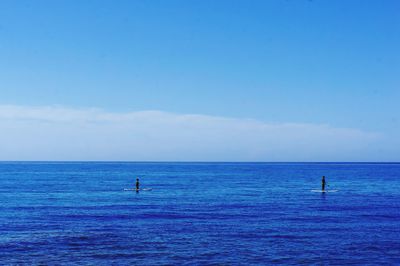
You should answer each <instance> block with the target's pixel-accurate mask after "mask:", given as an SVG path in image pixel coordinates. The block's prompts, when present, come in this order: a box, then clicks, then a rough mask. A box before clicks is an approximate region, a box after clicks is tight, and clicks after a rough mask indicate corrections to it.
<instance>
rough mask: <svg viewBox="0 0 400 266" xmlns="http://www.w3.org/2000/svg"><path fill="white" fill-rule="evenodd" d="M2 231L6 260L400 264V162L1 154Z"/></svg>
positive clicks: (0, 252)
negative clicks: (65, 158) (56, 159)
mask: <svg viewBox="0 0 400 266" xmlns="http://www.w3.org/2000/svg"><path fill="white" fill-rule="evenodd" d="M322 175H325V176H326V178H327V183H328V185H329V189H338V190H339V191H338V192H335V193H334V192H332V193H325V194H322V193H316V192H311V190H312V189H320V182H321V176H322ZM136 177H139V178H140V181H141V186H142V187H151V188H153V190H152V191H141V192H139V193H136V192H133V191H123V189H124V188H131V187H133V186H134V182H135V179H136ZM0 231H1V234H0V262H1V265H271V264H281V265H347V264H348V265H378V264H379V265H400V164H375V163H373V164H351V163H314V164H306V163H304V164H303V163H85V162H82V163H81V162H79V163H25V162H3V163H0Z"/></svg>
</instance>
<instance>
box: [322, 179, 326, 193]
mask: <svg viewBox="0 0 400 266" xmlns="http://www.w3.org/2000/svg"><path fill="white" fill-rule="evenodd" d="M325 184H326V181H325V176H323V177H322V190H325Z"/></svg>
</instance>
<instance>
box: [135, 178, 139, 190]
mask: <svg viewBox="0 0 400 266" xmlns="http://www.w3.org/2000/svg"><path fill="white" fill-rule="evenodd" d="M138 190H139V178H136V191H138Z"/></svg>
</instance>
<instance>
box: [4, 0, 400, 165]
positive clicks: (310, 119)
mask: <svg viewBox="0 0 400 266" xmlns="http://www.w3.org/2000/svg"><path fill="white" fill-rule="evenodd" d="M399 11H400V2H398V1H388V0H383V1H355V0H351V1H318V0H313V1H302V0H298V1H291V0H287V1H284V0H271V1H234V0H232V1H88V0H85V1H72V0H68V1H4V0H3V1H1V2H0V80H1V82H0V106H3V107H4V108H0V110H2V112H3V114H0V118H2V119H3V120H7V121H5V122H4V121H3V122H4V123H3V124H6V125H7V128H4V127H5V126H4V125H3V128H2V129H3V134H5V133H4V132H9V134H10V135H9V136H3V139H7V140H8V142H7V143H8V144H7V149H9V151H10V152H11V151H15V155H13V156H11V157H7V155H2V156H3V157H1V158H0V159H83V160H90V159H104V160H107V159H109V160H113V159H115V160H118V159H123V160H142V159H143V160H147V159H148V160H175V159H176V160H185V159H187V160H192V159H193V160H208V159H209V158H211V159H210V160H222V161H224V160H256V161H257V160H260V161H264V160H265V161H269V160H284V161H287V160H289V161H290V160H307V161H320V159H321V158H322V159H324V160H336V161H341V160H350V161H359V160H377V161H380V160H383V161H399V160H400V146H399V144H400V143H399V141H398V140H397V136H398V135H399V134H400V117H399V116H400V115H399V114H400V107H399V104H398V102H399V99H400V78H399V77H400V53H399V49H400V48H399V47H400V17H399V16H398V14H399ZM10 106H11V107H10ZM52 108H53V109H52ZM57 108H58V109H57ZM91 108H95V109H96V110H97V111H96V112H100V113H101V114H102V115H104V113H107V114H109V115H121V116H123V117H125V118H126V116H129V117H130V115H132V114H135V113H138V112H143V111H149V110H153V111H157V112H161V113H163V114H170V115H172V114H173V116H174V119H180V117H181V116H185V115H189V114H196V115H202V116H205V117H208V119H210V120H209V121H213V119H214V118H223V119H233V120H234V121H239V122H238V123H239V124H240V125H243V124H242V122H243V121H247V120H248V119H250V120H255V121H257V123H264V125H267V127H268V125H281V126H282V125H285V124H288V123H289V124H296V125H300V124H301V125H310V127H314V126H321V125H322V126H324V125H325V126H328V127H329V128H330V129H332V130H337V129H340V130H341V129H351V130H356V131H357V132H361V133H360V134H364V135H363V136H367V137H366V138H365V139H364V142H362V141H361V142H360V143H358V144H357V145H356V146H354V147H353V146H351V145H352V143H354V142H353V141H350V139H352V138H353V137H354V136H353V135H352V134H353V133H352V134H350V135H351V137H349V139H346V141H345V142H341V140H343V139H344V138H345V137H344V135H346V134H347V133H346V134H345V133H343V132H342V131H340V132H341V133H340V134H342V133H343V134H344V135H343V137H339V138H338V139H337V140H334V139H333V138H332V137H328V136H331V135H330V134H331V133H332V130H331V131H329V130H328V131H329V132H328V131H327V132H325V133H324V134H325V136H326V137H325V138H323V139H321V142H315V143H312V142H310V141H311V140H307V139H304V138H303V139H301V138H300V139H298V138H296V133H299V134H297V135H302V134H304V132H303V131H301V132H292V133H291V134H293V136H291V137H288V139H286V141H287V143H291V141H292V142H293V145H294V144H295V143H298V142H299V141H300V142H304V143H307V144H308V145H309V147H310V146H316V147H317V148H316V149H315V151H314V152H311V153H310V152H309V151H307V147H297V148H296V149H295V150H294V151H293V150H291V149H290V145H289V147H288V148H282V147H283V146H282V145H281V146H277V147H275V148H274V149H272V151H273V152H272V151H271V150H268V147H265V150H262V151H261V150H260V151H258V152H254V149H255V147H258V146H263V145H266V146H269V147H270V146H271V143H274V142H276V143H280V141H283V140H281V139H280V140H279V141H278V140H277V139H276V138H277V135H273V134H271V135H270V137H271V139H268V140H265V139H263V140H261V138H262V137H261V136H263V135H268V134H266V133H265V132H264V131H263V130H264V129H262V130H260V129H259V128H258V129H256V128H252V127H251V126H249V125H248V127H249V130H250V131H251V130H252V129H254V130H255V131H257V130H258V131H257V132H259V133H258V134H259V135H257V136H258V138H260V139H259V142H257V143H255V144H254V146H252V145H250V144H249V143H247V142H246V141H245V140H244V139H245V138H247V137H249V136H248V135H246V134H243V136H242V138H241V136H240V135H238V136H236V135H235V137H232V141H233V140H235V141H233V142H234V143H237V142H243V143H247V144H248V145H244V146H240V147H239V146H238V147H236V148H235V146H234V147H232V149H233V150H229V149H227V148H226V147H231V146H232V145H234V144H232V143H229V144H228V143H225V145H226V146H224V145H222V146H221V147H220V148H219V149H217V150H215V149H214V148H213V147H211V146H215V143H213V142H212V141H211V142H210V139H202V138H201V137H200V136H197V135H196V134H195V132H192V133H190V134H193V135H188V136H187V137H188V139H198V140H199V143H202V145H200V146H201V147H202V150H201V151H200V150H199V149H200V148H199V147H197V146H196V147H195V146H193V149H190V148H188V149H183V148H182V149H174V148H171V147H169V148H167V147H166V146H168V145H170V146H176V147H177V146H180V145H182V146H185V147H186V146H189V147H190V145H193V144H191V142H190V141H188V143H185V145H183V144H182V143H179V141H180V140H179V138H178V139H174V138H173V139H172V140H173V141H172V140H171V139H168V140H164V141H161V139H162V138H163V137H162V136H161V135H162V133H161V132H162V131H164V130H165V128H164V127H162V126H160V123H161V124H162V123H164V122H165V120H163V119H167V118H166V117H170V116H169V115H167V116H162V117H163V118H162V119H161V118H160V116H157V118H155V117H154V114H151V115H150V117H149V119H155V120H157V121H161V122H160V123H158V124H157V125H153V126H154V127H152V128H147V129H146V130H148V132H153V131H158V130H159V131H161V132H160V133H159V134H160V136H156V137H154V138H156V139H157V141H159V142H157V143H159V146H160V147H164V148H165V149H167V150H168V152H165V154H163V153H162V151H161V150H157V149H156V148H154V149H153V150H151V151H152V153H151V154H148V155H146V156H144V155H143V154H144V153H145V151H146V148H148V146H146V145H142V146H140V149H142V150H140V151H139V150H138V149H139V148H138V147H136V146H135V147H136V148H135V149H136V150H135V151H131V152H130V151H122V150H123V149H122V147H119V146H118V147H119V148H118V147H116V146H113V147H103V148H101V149H100V148H99V147H100V146H101V143H100V142H101V140H99V142H93V141H91V140H90V135H88V136H86V138H87V139H86V141H83V142H82V143H81V145H76V147H75V149H69V150H66V147H61V146H60V147H57V145H58V144H57V143H58V142H57V140H61V139H62V140H67V139H68V136H67V135H63V133H62V132H65V130H64V131H62V130H59V131H58V132H59V133H56V132H53V133H52V137H54V138H55V141H54V143H53V142H50V141H49V142H43V143H41V145H42V146H45V147H47V149H48V151H50V150H51V151H52V152H49V153H43V154H40V152H39V151H38V152H37V153H35V152H34V150H30V149H33V147H31V148H29V147H23V146H22V145H19V144H18V143H25V142H24V141H26V143H27V142H28V140H29V141H32V142H35V141H37V140H35V139H30V138H27V137H26V136H19V137H18V138H17V137H15V135H16V134H15V130H17V128H18V126H20V125H18V126H17V125H16V123H21V121H26V117H32V112H33V113H35V114H37V113H40V114H42V115H44V116H46V115H45V112H46V110H47V112H61V113H62V114H61V115H60V116H63V115H64V116H65V115H66V112H71V113H74V114H75V113H76V112H81V111H82V110H83V112H85V114H86V115H87V113H90V114H91V115H93V112H91V111H88V110H89V109H90V110H91ZM38 110H39V111H38ZM60 110H62V111H60ZM7 112H8V113H7ZM16 112H17V113H18V115H15V113H16ZM21 112H23V113H24V114H23V115H22V114H21ZM95 115H96V116H98V114H95ZM124 115H125V116H124ZM46 117H47V116H46ZM177 117H178V118H177ZM125 118H124V119H125ZM34 119H35V121H37V119H38V117H36V116H35V117H34ZM91 119H93V118H91ZM91 119H89V120H91ZM118 119H119V121H121V119H120V118H118ZM118 119H117V120H118ZM129 119H131V118H129ZM129 119H128V120H129ZM160 119H161V120H160ZM39 120H40V119H39ZM61 120H62V119H61ZM51 121H53V122H54V119H53V120H51ZM62 121H64V123H65V120H62ZM174 121H175V120H174ZM207 121H208V120H207ZM59 122H60V121H58V122H57V123H59ZM125 122H126V121H125ZM125 122H124V123H125ZM29 123H30V127H29V126H28V125H25V126H24V130H25V131H27V132H29V131H31V130H32V131H34V130H35V129H36V128H37V127H38V126H39V125H38V124H34V123H33V122H32V123H33V124H32V123H31V122H29ZM71 123H72V122H71ZM169 123H171V121H169V122H168V123H164V126H165V125H166V124H168V125H170V124H169ZM190 123H200V124H199V126H198V127H199V128H201V129H202V131H200V132H202V135H207V134H203V133H206V132H207V133H210V132H214V133H213V134H214V135H213V134H211V137H212V136H215V137H216V138H217V139H219V137H221V136H223V135H229V134H230V133H229V132H231V131H232V130H234V128H236V127H237V125H235V126H233V125H231V124H229V126H228V125H227V126H226V127H224V129H221V128H220V125H218V126H217V128H213V130H214V131H212V130H211V131H207V128H209V126H208V124H207V125H206V124H204V123H205V122H204V121H203V120H202V122H199V121H198V120H196V122H193V121H192V122H190ZM57 125H58V124H57ZM63 126H66V128H68V129H70V130H71V131H74V135H76V136H79V135H81V136H84V135H85V134H83V132H79V128H81V125H77V124H74V123H72V124H67V125H65V124H63ZM109 126H110V125H109ZM54 127H56V125H53V128H54ZM178 128H179V127H178ZM296 128H297V127H295V128H293V129H290V130H289V131H292V130H295V129H296ZM64 129H65V128H64ZM185 129H187V125H186V126H183V128H180V130H185ZM297 129H298V128H297ZM97 130H103V131H107V130H110V128H109V127H104V128H101V129H97ZM123 130H133V133H134V132H137V131H138V130H143V129H141V128H140V127H139V128H124V129H123ZM60 132H61V133H60ZM113 132H114V135H113V134H111V133H109V134H110V135H107V136H108V138H111V139H112V138H113V136H114V137H115V138H118V137H120V135H119V134H120V133H119V132H118V130H114V131H113ZM307 132H308V131H307ZM318 132H319V131H318ZM335 132H337V131H335ZM352 132H353V131H352ZM314 133H315V131H310V136H313V135H312V134H314ZM38 134H39V133H38ZM43 134H46V133H45V132H41V133H40V134H39V135H43ZM147 134H150V133H147ZM187 134H189V132H188V133H187ZM198 134H200V133H198ZM218 134H219V135H218ZM288 134H289V133H288ZM315 134H316V135H315V136H320V135H318V134H322V133H320V132H319V133H318V134H317V133H315ZM324 134H322V135H324ZM340 134H339V135H340ZM133 135H134V134H133ZM170 135H171V136H177V135H179V134H178V132H170ZM335 136H336V135H335ZM346 136H347V135H346ZM371 136H375V138H376V139H375V140H374V141H372V140H371ZM0 137H1V135H0ZM69 137H71V136H69ZM251 137H255V136H251ZM77 138H78V137H77ZM22 140H24V141H22ZM123 140H124V142H128V143H130V142H132V145H133V144H134V143H133V142H135V139H130V138H129V137H126V138H125V139H123ZM274 140H277V141H274ZM295 140H296V141H295ZM152 141H154V139H152ZM171 141H172V142H171ZM220 141H221V142H223V141H224V138H223V137H222V138H221V139H220ZM334 141H337V143H336V144H337V149H334V148H329V149H330V150H328V151H327V150H326V149H328V148H327V147H325V146H323V145H322V144H321V143H324V142H334ZM371 141H372V142H371ZM87 142H91V145H92V146H91V149H92V150H96V149H95V148H96V147H97V148H99V149H100V150H99V153H100V154H102V156H100V157H96V156H94V154H91V153H89V152H88V151H87V150H85V149H84V148H82V147H83V146H84V144H85V143H87ZM141 142H146V140H145V139H143V140H141ZM9 143H15V144H13V145H10V144H9ZM344 143H345V144H344ZM0 144H2V143H1V142H0ZM3 144H4V143H3ZM178 144H179V145H178ZM4 145H5V144H4ZM82 145H83V146H82ZM349 145H350V147H351V148H353V149H351V150H350V151H349V150H348V149H344V148H341V147H344V146H347V147H348V146H349ZM25 146H27V145H25ZM28 146H29V145H28ZM207 147H209V152H207ZM318 147H321V150H318ZM110 149H112V150H113V153H112V154H110V152H109V151H110ZM57 150H59V153H57ZM78 151H79V153H80V157H77V155H76V154H77V153H78ZM119 151H120V153H119ZM351 151H352V152H351ZM350 153H351V156H349V154H350ZM122 154H123V155H122ZM157 154H163V155H162V156H157ZM246 154H250V155H246Z"/></svg>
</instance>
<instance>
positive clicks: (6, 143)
mask: <svg viewBox="0 0 400 266" xmlns="http://www.w3.org/2000/svg"><path fill="white" fill-rule="evenodd" d="M380 138H381V136H380V135H379V134H376V133H372V132H365V131H361V130H358V129H351V128H338V127H332V126H329V125H321V124H296V123H266V122H262V121H258V120H254V119H235V118H226V117H216V116H206V115H193V114H174V113H168V112H161V111H140V112H127V113H115V112H107V111H103V110H101V109H95V108H89V109H74V108H65V107H60V106H41V107H27V106H13V105H2V106H1V105H0V149H1V151H0V152H1V153H0V159H1V160H128V161H131V160H139V161H143V160H151V161H158V160H166V161H175V160H178V161H359V160H368V158H365V157H366V154H368V152H369V151H370V149H371V147H372V146H373V145H375V144H376V143H377V142H378V141H379V140H380Z"/></svg>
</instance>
